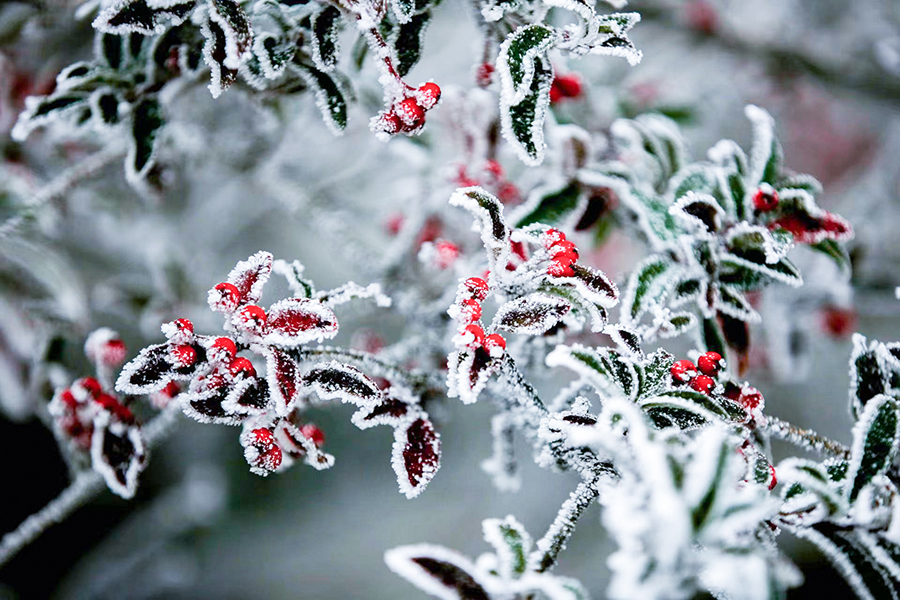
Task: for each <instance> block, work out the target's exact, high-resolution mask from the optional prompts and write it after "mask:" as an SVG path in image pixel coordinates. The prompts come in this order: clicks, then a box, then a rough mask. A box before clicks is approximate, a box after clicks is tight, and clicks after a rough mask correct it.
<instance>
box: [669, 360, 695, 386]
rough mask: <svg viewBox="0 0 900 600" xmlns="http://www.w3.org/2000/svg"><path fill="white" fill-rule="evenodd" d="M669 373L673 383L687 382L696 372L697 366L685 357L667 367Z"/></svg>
mask: <svg viewBox="0 0 900 600" xmlns="http://www.w3.org/2000/svg"><path fill="white" fill-rule="evenodd" d="M669 373H670V374H671V375H672V380H673V381H675V383H687V382H688V381H690V380H691V379H693V377H694V376H695V375H696V374H697V367H695V366H694V363H692V362H691V361H689V360H687V359H684V360H677V361H675V364H673V365H672V366H671V367H670V368H669Z"/></svg>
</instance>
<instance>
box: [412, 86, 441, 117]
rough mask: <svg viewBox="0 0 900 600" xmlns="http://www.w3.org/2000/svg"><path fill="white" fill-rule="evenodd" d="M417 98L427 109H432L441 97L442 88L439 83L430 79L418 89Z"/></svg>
mask: <svg viewBox="0 0 900 600" xmlns="http://www.w3.org/2000/svg"><path fill="white" fill-rule="evenodd" d="M416 99H417V100H418V101H419V104H420V105H421V106H422V108H424V109H425V110H431V109H432V108H434V105H435V104H437V103H438V101H439V100H440V99H441V88H440V87H439V86H438V84H436V83H433V82H431V81H429V82H428V83H426V84H425V85H423V86H421V87H420V88H419V89H418V90H416Z"/></svg>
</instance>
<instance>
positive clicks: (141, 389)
mask: <svg viewBox="0 0 900 600" xmlns="http://www.w3.org/2000/svg"><path fill="white" fill-rule="evenodd" d="M167 347H168V344H154V345H152V346H147V347H146V348H144V349H143V350H141V351H140V353H138V355H137V356H136V357H135V358H133V359H131V361H129V362H128V363H127V364H126V365H125V366H124V367H122V371H121V372H119V378H118V379H117V380H116V391H117V392H120V393H122V394H131V395H135V396H138V395H141V394H150V393H153V392H158V391H159V390H161V389H163V388H164V387H166V385H167V384H168V383H169V381H171V380H173V379H174V380H176V381H186V380H188V379H190V378H191V376H190V375H182V374H180V373H177V372H176V371H173V370H171V368H172V364H171V363H170V362H169V353H168V352H163V350H164V349H166V348H167ZM157 353H162V355H163V356H164V358H163V360H164V361H165V362H166V363H167V364H168V366H169V371H168V372H167V373H166V374H165V376H163V377H160V378H159V379H158V380H156V381H153V382H150V383H148V384H145V385H137V384H133V383H131V381H130V380H131V377H132V376H133V375H134V374H135V373H136V372H137V371H138V370H139V369H141V368H142V367H144V366H145V364H146V363H147V362H150V361H151V360H152V359H153V358H154V357H155V356H157Z"/></svg>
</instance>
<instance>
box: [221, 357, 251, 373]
mask: <svg viewBox="0 0 900 600" xmlns="http://www.w3.org/2000/svg"><path fill="white" fill-rule="evenodd" d="M228 370H229V371H231V374H232V375H234V376H235V377H237V376H238V375H240V374H242V373H246V374H247V376H249V377H255V376H256V369H255V368H253V363H252V362H250V361H249V360H247V359H246V358H244V357H243V356H242V357H240V358H236V359H234V360H233V361H231V364H230V365H229V366H228Z"/></svg>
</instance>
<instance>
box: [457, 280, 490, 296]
mask: <svg viewBox="0 0 900 600" xmlns="http://www.w3.org/2000/svg"><path fill="white" fill-rule="evenodd" d="M463 285H464V286H465V288H466V291H467V292H469V293H470V294H471V295H472V297H473V298H474V299H475V300H478V301H479V302H482V301H483V300H484V299H485V298H487V296H488V289H489V288H488V284H487V281H485V280H484V279H482V278H481V277H469V278H468V279H466V280H465V282H463Z"/></svg>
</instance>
